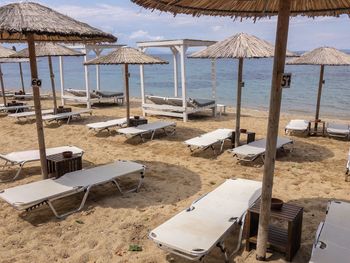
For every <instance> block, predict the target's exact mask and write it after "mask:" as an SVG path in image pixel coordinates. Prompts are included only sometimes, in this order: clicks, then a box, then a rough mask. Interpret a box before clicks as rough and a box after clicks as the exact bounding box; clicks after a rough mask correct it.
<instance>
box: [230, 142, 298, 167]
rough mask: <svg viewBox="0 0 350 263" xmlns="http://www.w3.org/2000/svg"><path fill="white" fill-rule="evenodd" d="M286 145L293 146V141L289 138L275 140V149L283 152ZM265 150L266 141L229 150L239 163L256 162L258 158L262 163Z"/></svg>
mask: <svg viewBox="0 0 350 263" xmlns="http://www.w3.org/2000/svg"><path fill="white" fill-rule="evenodd" d="M287 144H293V141H292V140H291V139H289V138H285V137H278V139H277V145H276V148H277V149H282V150H284V147H285V146H286V145H287ZM265 150H266V139H261V140H257V141H254V142H251V143H248V144H245V145H242V146H239V147H237V148H234V149H232V150H230V152H232V153H233V156H235V157H236V158H237V159H238V160H239V161H247V162H252V161H254V160H256V159H257V158H258V157H261V159H262V160H263V161H264V156H265Z"/></svg>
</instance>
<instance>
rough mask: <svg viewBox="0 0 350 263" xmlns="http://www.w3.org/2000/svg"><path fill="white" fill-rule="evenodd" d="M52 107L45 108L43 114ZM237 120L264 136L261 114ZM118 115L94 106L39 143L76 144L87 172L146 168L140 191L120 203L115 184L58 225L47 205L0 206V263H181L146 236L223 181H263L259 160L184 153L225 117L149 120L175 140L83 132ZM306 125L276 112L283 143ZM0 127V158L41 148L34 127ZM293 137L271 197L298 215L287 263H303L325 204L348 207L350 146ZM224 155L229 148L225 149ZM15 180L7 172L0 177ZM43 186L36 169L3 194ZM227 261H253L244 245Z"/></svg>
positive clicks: (230, 117)
mask: <svg viewBox="0 0 350 263" xmlns="http://www.w3.org/2000/svg"><path fill="white" fill-rule="evenodd" d="M51 104H52V102H50V101H43V105H44V108H48V107H51ZM131 112H132V114H134V115H140V114H141V110H140V106H139V102H138V101H136V100H133V102H132V109H131ZM242 114H243V117H242V121H241V123H242V124H241V127H242V128H246V129H248V130H250V131H255V132H256V133H257V138H263V137H264V136H265V134H266V124H267V113H266V112H261V111H257V110H249V109H243V110H242ZM124 116H125V109H124V108H123V107H96V108H94V109H93V116H91V117H84V118H83V119H82V120H79V121H74V122H72V123H71V124H70V125H66V124H63V125H60V126H59V125H56V124H51V125H46V126H45V139H46V145H47V147H54V146H61V145H75V146H78V147H80V148H82V149H84V151H85V154H84V163H83V166H84V168H88V167H93V166H97V165H101V164H105V163H108V162H111V161H113V160H117V159H124V160H133V161H137V162H140V163H143V164H145V165H146V166H147V170H146V177H145V180H144V184H143V186H142V187H141V190H140V192H139V193H128V194H125V195H123V196H122V195H121V194H120V193H118V192H117V191H116V188H115V187H114V186H113V185H112V184H107V185H103V186H101V187H96V188H95V189H93V190H92V192H91V194H90V196H89V198H88V201H87V203H86V205H85V208H84V209H83V210H82V211H81V212H78V213H75V214H73V215H70V216H68V217H67V218H65V219H63V220H58V219H56V218H55V217H54V216H53V214H52V212H51V210H50V209H49V208H48V206H45V205H44V206H42V207H40V208H38V209H35V210H34V211H31V212H29V213H27V212H18V211H16V210H15V209H13V208H12V207H10V206H9V205H8V204H7V203H5V202H3V201H1V202H0V209H1V213H0V236H1V240H2V242H1V246H0V257H1V262H3V263H10V262H187V261H186V260H184V259H182V258H179V257H176V256H174V255H171V254H169V253H166V252H164V251H163V250H161V249H159V248H157V247H156V246H155V244H154V243H153V242H152V241H150V240H149V239H148V233H149V231H150V230H152V229H153V228H155V227H157V226H158V225H159V224H161V223H163V222H164V221H166V220H167V219H169V218H171V217H172V216H174V215H175V214H176V213H178V212H180V211H181V210H183V209H184V208H186V207H188V206H189V205H190V204H191V202H192V201H194V200H195V199H196V198H198V197H199V196H201V195H202V194H204V193H206V192H208V191H211V190H213V189H215V187H217V186H218V185H220V184H221V183H222V182H224V181H225V179H227V178H247V179H253V180H262V173H263V166H262V165H261V163H260V162H257V165H241V164H238V163H237V162H236V160H235V159H234V158H233V157H232V155H231V154H230V153H228V152H227V151H224V152H223V153H222V154H220V155H219V156H217V157H215V156H214V155H213V154H212V152H211V151H210V150H208V151H206V152H203V153H200V154H192V155H191V153H190V151H189V150H188V149H187V147H186V146H185V145H184V144H183V141H185V140H186V139H189V138H192V137H195V136H198V135H200V134H202V133H204V132H207V131H211V130H213V129H216V128H231V127H234V114H233V110H232V109H229V112H228V114H227V115H224V116H222V117H220V118H212V117H209V116H210V113H208V114H204V116H202V117H199V116H197V115H196V116H195V117H192V118H191V119H190V121H189V122H187V123H183V122H182V121H181V120H180V119H172V118H163V117H159V118H158V117H149V120H150V121H155V120H159V119H165V120H169V119H170V120H173V121H176V123H177V132H176V135H175V136H169V137H166V136H163V135H161V136H157V137H156V139H155V140H153V141H147V142H145V143H138V142H139V141H138V140H126V139H125V137H123V136H120V135H116V133H115V132H112V133H111V134H109V133H107V132H103V133H101V134H98V135H96V134H95V133H93V132H91V131H89V130H88V129H87V128H86V127H85V124H87V123H90V122H95V121H101V120H107V119H111V118H117V117H124ZM311 117H312V116H295V115H291V114H282V116H281V121H280V129H279V130H280V135H283V134H284V130H283V128H284V126H285V125H286V124H287V122H288V121H289V120H290V119H295V118H306V119H310V118H311ZM341 122H344V121H341ZM0 127H1V129H0V138H1V140H0V149H1V151H0V152H1V153H8V152H11V151H20V150H25V149H35V148H37V147H38V146H37V135H36V128H35V123H34V122H31V123H25V124H17V123H15V121H14V120H12V119H10V118H8V117H1V118H0ZM242 138H244V136H242ZM292 138H293V140H294V141H295V146H294V151H292V152H291V153H288V154H279V155H278V158H277V161H276V170H275V178H274V188H273V192H274V194H273V195H274V196H275V197H278V198H281V199H283V200H284V201H285V202H290V203H292V204H297V205H301V206H303V207H304V217H303V229H302V244H301V248H300V250H299V252H298V253H297V255H296V256H295V258H294V260H293V262H308V260H309V258H310V253H311V248H312V242H313V240H314V236H315V231H316V229H317V226H318V224H319V223H320V221H321V220H323V219H324V217H325V211H326V207H327V200H329V199H340V200H350V191H349V183H346V182H344V171H345V165H346V160H347V153H348V150H349V142H345V141H341V140H335V139H329V138H326V137H308V138H303V137H292ZM228 148H229V144H227V145H226V148H225V149H228ZM13 173H14V169H11V170H8V171H5V172H4V173H3V175H2V176H6V174H7V175H8V174H13ZM40 179H41V176H40V168H39V162H36V163H32V164H28V165H26V166H25V168H24V169H23V172H22V175H21V177H20V178H19V180H17V181H15V182H11V183H3V184H1V186H0V188H2V189H4V188H8V187H12V186H16V185H21V184H25V183H29V182H34V181H38V180H40ZM123 182H124V183H123V186H125V187H128V186H131V185H132V184H134V183H136V181H134V180H132V178H130V179H126V180H124V181H123ZM81 197H82V196H81V195H77V196H74V197H72V198H67V199H64V200H61V201H58V202H56V206H57V207H60V210H61V211H64V210H67V209H69V208H73V207H76V206H77V205H78V204H79V200H80V198H81ZM232 242H234V241H232ZM133 244H136V245H140V246H142V251H141V252H131V251H128V249H129V245H133ZM230 247H231V246H229V248H230ZM268 255H269V256H270V258H269V259H270V262H284V259H283V255H282V254H279V253H276V252H274V253H273V254H271V253H269V254H268ZM232 259H233V261H234V262H255V254H254V251H251V252H246V251H244V250H243V246H242V249H241V250H240V251H239V253H238V254H236V255H235V256H233V257H232ZM205 262H223V258H222V255H221V254H220V253H219V251H218V249H214V251H213V253H212V254H210V255H209V256H208V257H207V259H206V261H205Z"/></svg>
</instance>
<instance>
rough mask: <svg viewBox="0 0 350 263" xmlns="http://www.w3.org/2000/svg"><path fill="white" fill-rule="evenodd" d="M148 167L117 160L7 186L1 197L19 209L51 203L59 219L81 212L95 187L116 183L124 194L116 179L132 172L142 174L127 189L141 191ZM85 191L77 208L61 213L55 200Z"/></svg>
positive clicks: (29, 208)
mask: <svg viewBox="0 0 350 263" xmlns="http://www.w3.org/2000/svg"><path fill="white" fill-rule="evenodd" d="M144 171H145V166H144V165H141V164H138V163H135V162H131V161H116V162H114V163H110V164H106V165H102V166H98V167H94V168H91V169H86V170H80V171H75V172H71V173H67V174H65V175H63V176H61V177H60V178H58V179H46V180H42V181H38V182H33V183H29V184H25V185H20V186H16V187H13V188H9V189H5V190H3V191H1V192H0V198H1V199H3V200H4V201H6V202H7V203H9V204H10V205H11V206H13V207H14V208H16V209H17V210H31V209H32V208H35V207H37V206H38V205H40V204H44V203H46V204H48V205H49V206H50V208H51V210H52V212H53V213H54V214H55V216H56V217H57V218H62V217H65V216H67V215H69V214H72V213H75V212H77V211H80V210H81V209H82V208H83V206H84V204H85V202H86V199H87V197H88V195H89V191H90V189H91V188H92V187H94V186H97V185H101V184H105V183H108V182H113V183H114V184H115V185H116V186H117V188H118V190H119V191H120V192H121V193H123V191H122V189H121V187H120V185H119V183H118V182H117V179H119V178H120V177H122V176H125V175H130V174H134V173H135V174H136V173H137V174H140V175H141V176H140V179H139V182H138V185H137V187H135V188H133V189H131V190H128V191H127V192H130V191H138V190H139V188H140V186H141V184H142V181H143V178H144ZM80 192H85V193H84V196H83V199H82V201H81V203H80V205H79V207H78V208H77V209H74V210H73V211H69V212H67V213H64V214H58V213H57V211H56V209H55V208H54V206H53V203H52V202H53V201H55V200H57V199H61V198H63V197H67V196H70V195H73V194H76V193H80Z"/></svg>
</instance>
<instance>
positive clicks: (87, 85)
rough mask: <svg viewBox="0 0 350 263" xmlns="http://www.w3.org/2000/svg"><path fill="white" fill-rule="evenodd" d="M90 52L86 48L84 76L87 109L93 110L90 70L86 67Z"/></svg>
mask: <svg viewBox="0 0 350 263" xmlns="http://www.w3.org/2000/svg"><path fill="white" fill-rule="evenodd" d="M88 53H89V50H88V49H87V48H86V47H85V56H84V76H85V91H86V100H87V101H86V108H88V109H91V102H90V87H89V68H88V66H87V65H85V63H86V61H87V55H88Z"/></svg>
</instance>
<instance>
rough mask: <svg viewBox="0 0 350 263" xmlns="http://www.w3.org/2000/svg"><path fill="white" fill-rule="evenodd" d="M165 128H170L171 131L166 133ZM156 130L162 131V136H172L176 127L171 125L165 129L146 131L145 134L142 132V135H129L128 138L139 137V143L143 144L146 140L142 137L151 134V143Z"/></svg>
mask: <svg viewBox="0 0 350 263" xmlns="http://www.w3.org/2000/svg"><path fill="white" fill-rule="evenodd" d="M167 128H172V131H170V132H168V131H167ZM158 130H163V131H164V134H165V135H167V136H170V135H174V134H175V132H176V125H171V126H167V127H164V128H160V129H154V130H148V131H145V132H142V133H138V134H132V135H130V137H131V138H133V137H136V136H140V138H141V141H142V142H145V141H146V139H145V138H144V135H145V134H149V133H151V139H150V140H151V141H152V140H153V138H154V135H155V134H156V132H157V131H158ZM124 135H125V136H126V137H128V135H127V134H124Z"/></svg>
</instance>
